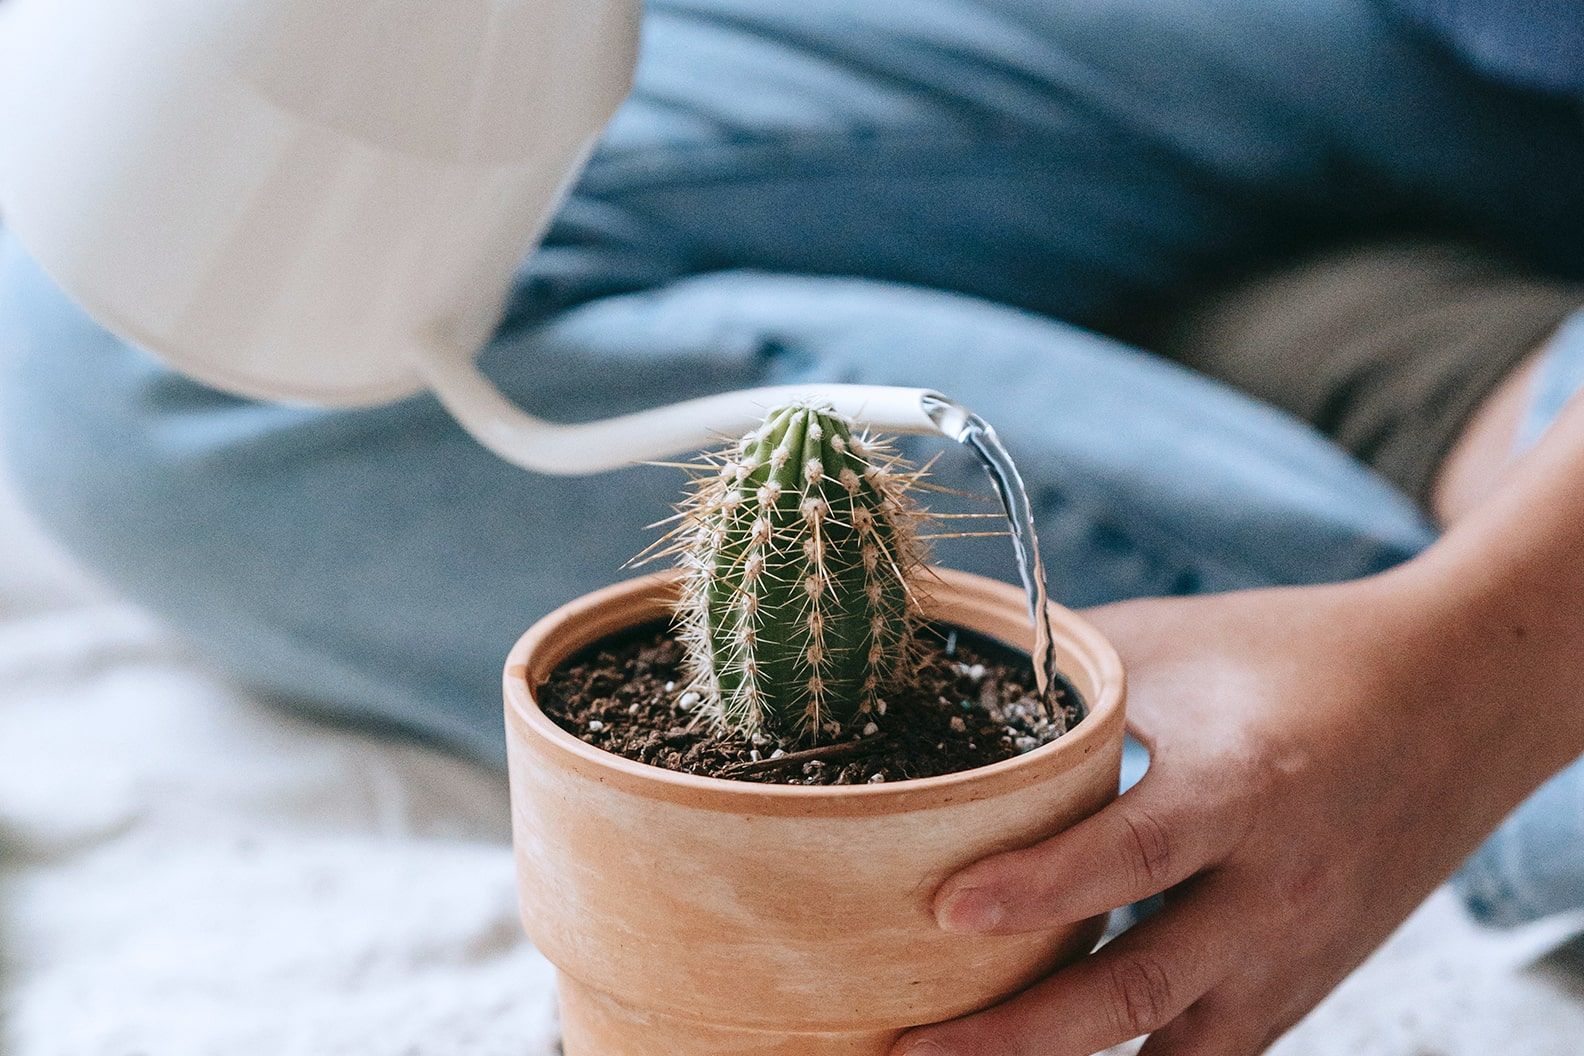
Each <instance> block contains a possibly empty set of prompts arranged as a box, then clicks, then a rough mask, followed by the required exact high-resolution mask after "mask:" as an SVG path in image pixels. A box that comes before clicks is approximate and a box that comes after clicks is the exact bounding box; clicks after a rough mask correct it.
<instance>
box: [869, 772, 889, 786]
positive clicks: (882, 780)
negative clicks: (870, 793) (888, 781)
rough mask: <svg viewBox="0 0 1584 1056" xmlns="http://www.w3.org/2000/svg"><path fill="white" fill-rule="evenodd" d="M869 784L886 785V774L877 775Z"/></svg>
mask: <svg viewBox="0 0 1584 1056" xmlns="http://www.w3.org/2000/svg"><path fill="white" fill-rule="evenodd" d="M869 783H870V784H871V785H883V784H885V775H884V774H875V775H874V776H873V777H871V778H870V779H869Z"/></svg>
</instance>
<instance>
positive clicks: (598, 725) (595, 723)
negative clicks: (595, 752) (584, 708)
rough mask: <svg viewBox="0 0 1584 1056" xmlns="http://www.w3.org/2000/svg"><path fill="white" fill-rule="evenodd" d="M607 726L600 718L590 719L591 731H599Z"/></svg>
mask: <svg viewBox="0 0 1584 1056" xmlns="http://www.w3.org/2000/svg"><path fill="white" fill-rule="evenodd" d="M604 728H605V724H604V723H603V722H601V721H599V720H598V719H590V720H589V724H588V729H589V732H590V733H598V732H600V731H601V730H603V729H604Z"/></svg>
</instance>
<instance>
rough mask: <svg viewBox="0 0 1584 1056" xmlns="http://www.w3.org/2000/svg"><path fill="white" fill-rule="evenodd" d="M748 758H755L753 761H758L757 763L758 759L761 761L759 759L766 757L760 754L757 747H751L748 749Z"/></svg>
mask: <svg viewBox="0 0 1584 1056" xmlns="http://www.w3.org/2000/svg"><path fill="white" fill-rule="evenodd" d="M748 758H749V759H752V760H753V761H754V762H756V763H757V762H758V761H759V760H760V759H762V758H764V757H763V756H761V755H760V754H759V749H757V748H750V749H749V750H748Z"/></svg>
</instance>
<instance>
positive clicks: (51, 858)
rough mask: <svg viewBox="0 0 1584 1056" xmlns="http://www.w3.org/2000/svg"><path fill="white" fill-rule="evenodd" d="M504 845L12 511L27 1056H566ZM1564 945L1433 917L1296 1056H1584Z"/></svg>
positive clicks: (428, 756)
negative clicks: (58, 554) (78, 562)
mask: <svg viewBox="0 0 1584 1056" xmlns="http://www.w3.org/2000/svg"><path fill="white" fill-rule="evenodd" d="M507 838H508V837H507V811H506V794H505V788H504V779H503V778H502V777H501V776H500V775H498V774H495V773H491V772H487V771H484V770H481V769H479V768H476V767H474V766H471V765H469V764H466V763H463V762H459V761H457V760H456V759H453V758H450V757H447V756H445V755H442V754H440V753H438V752H432V751H428V750H425V749H423V748H419V747H414V746H412V745H406V744H397V743H392V742H390V741H386V740H382V739H379V738H376V737H368V736H360V735H356V734H350V733H347V732H343V731H335V730H328V729H325V728H322V727H319V726H315V725H313V724H311V723H308V722H306V721H304V720H301V719H298V718H295V717H292V716H288V715H285V714H281V713H280V712H277V711H275V710H271V709H270V708H268V707H266V706H264V705H262V704H260V703H258V702H256V701H253V700H250V699H248V697H247V696H246V695H244V694H242V693H239V692H238V691H237V690H235V689H234V688H232V687H229V686H227V685H226V684H225V683H224V681H223V680H222V679H220V678H218V677H216V676H215V675H213V674H211V673H209V672H206V671H205V670H204V668H203V667H202V666H201V665H199V664H197V663H195V662H193V661H192V660H191V659H189V658H187V657H185V656H184V655H183V654H182V652H181V650H180V649H179V648H178V647H177V646H175V645H174V644H173V643H172V642H170V641H169V640H168V639H166V638H165V637H164V636H162V635H161V634H160V633H159V632H158V631H157V630H156V629H155V628H153V627H152V626H151V625H150V624H149V623H148V622H147V621H146V620H145V619H144V618H143V617H141V616H140V615H139V614H138V613H136V612H135V611H133V610H131V609H130V608H128V607H127V606H124V605H121V604H119V603H116V602H114V601H112V600H108V599H106V598H104V597H102V596H100V595H99V594H98V593H96V592H95V591H94V590H93V589H92V588H91V587H89V586H87V585H86V584H84V583H83V582H82V581H81V579H80V578H79V577H77V576H76V575H75V574H74V573H73V572H71V570H70V569H69V568H68V567H67V566H65V565H64V564H63V563H61V562H59V561H58V560H56V559H54V558H52V557H51V556H50V555H49V554H48V552H47V551H46V550H45V549H44V548H42V546H41V544H40V543H39V542H38V541H37V540H36V539H33V538H32V537H31V535H30V533H29V532H28V531H27V530H26V529H25V527H24V526H23V525H22V524H21V522H20V521H19V519H18V518H17V516H16V515H15V513H14V511H11V510H10V509H9V508H7V507H5V506H3V505H0V897H3V899H4V902H3V904H0V906H3V908H0V957H3V958H4V965H5V967H4V974H3V975H0V1012H3V1014H4V1022H3V1024H0V1039H3V1043H4V1046H5V1051H7V1052H9V1053H11V1054H12V1056H297V1054H303V1056H452V1054H456V1056H463V1054H466V1056H496V1054H500V1056H507V1054H510V1056H548V1054H549V1053H551V1052H552V1051H553V1049H554V1024H553V1020H552V1012H551V997H550V973H549V970H548V968H547V966H546V965H545V964H544V962H543V961H541V960H540V959H539V958H538V956H537V955H536V954H535V953H534V952H533V950H532V949H531V948H530V947H529V946H528V945H527V944H526V942H524V941H523V940H522V939H521V938H520V936H519V933H518V928H517V921H516V914H515V911H514V908H513V893H512V878H511V860H510V852H509V848H508V846H507ZM1565 934H1566V929H1565V925H1564V924H1562V923H1560V922H1559V923H1558V924H1556V925H1552V926H1548V927H1546V928H1544V929H1540V930H1532V931H1530V932H1527V933H1523V934H1518V935H1505V936H1495V935H1488V934H1482V933H1480V932H1477V931H1476V930H1475V929H1473V928H1472V927H1471V926H1469V925H1468V924H1467V923H1466V922H1465V921H1464V920H1463V918H1462V917H1461V916H1460V915H1459V911H1458V910H1457V908H1456V907H1455V905H1454V904H1453V903H1452V901H1451V899H1450V898H1449V897H1447V896H1445V895H1440V896H1437V898H1435V899H1434V900H1432V901H1431V902H1430V903H1429V904H1428V905H1427V906H1426V907H1425V908H1424V909H1423V910H1422V911H1421V912H1420V913H1419V915H1418V916H1417V917H1415V918H1414V920H1413V921H1412V922H1411V923H1410V924H1409V925H1408V926H1407V927H1406V928H1405V929H1404V930H1403V932H1402V933H1401V934H1400V935H1399V936H1398V937H1397V939H1396V940H1395V941H1394V942H1393V943H1392V944H1391V945H1390V946H1389V947H1388V948H1387V949H1386V950H1385V951H1383V952H1382V953H1381V954H1380V955H1379V956H1378V957H1377V958H1376V959H1375V960H1374V961H1373V962H1371V963H1370V964H1369V965H1368V966H1367V967H1366V968H1365V969H1364V970H1362V971H1361V972H1360V973H1359V974H1358V975H1357V976H1356V977H1355V978H1354V979H1353V980H1351V981H1350V982H1349V983H1348V984H1347V986H1346V987H1344V988H1343V990H1342V991H1340V992H1339V993H1338V994H1337V995H1336V996H1335V997H1334V998H1333V1000H1332V1001H1331V1002H1330V1003H1329V1004H1327V1005H1326V1006H1325V1007H1324V1008H1322V1009H1321V1010H1320V1011H1319V1012H1318V1013H1316V1014H1315V1015H1314V1016H1313V1017H1311V1019H1310V1020H1309V1022H1307V1023H1306V1024H1305V1025H1304V1026H1303V1027H1302V1028H1300V1030H1299V1031H1298V1032H1297V1033H1295V1034H1294V1035H1293V1036H1291V1037H1290V1038H1289V1039H1288V1040H1287V1041H1286V1042H1284V1043H1283V1045H1282V1046H1281V1047H1280V1048H1279V1050H1278V1052H1279V1053H1280V1054H1281V1056H1333V1054H1334V1056H1490V1054H1493V1053H1494V1054H1501V1056H1579V1054H1580V1053H1584V943H1581V942H1575V943H1574V944H1572V945H1561V946H1560V948H1558V947H1559V944H1560V943H1561V940H1562V938H1563V937H1564V936H1565ZM1553 951H1554V952H1553ZM1548 953H1549V956H1547V954H1548ZM655 1056H668V1054H664V1053H656V1054H655Z"/></svg>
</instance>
